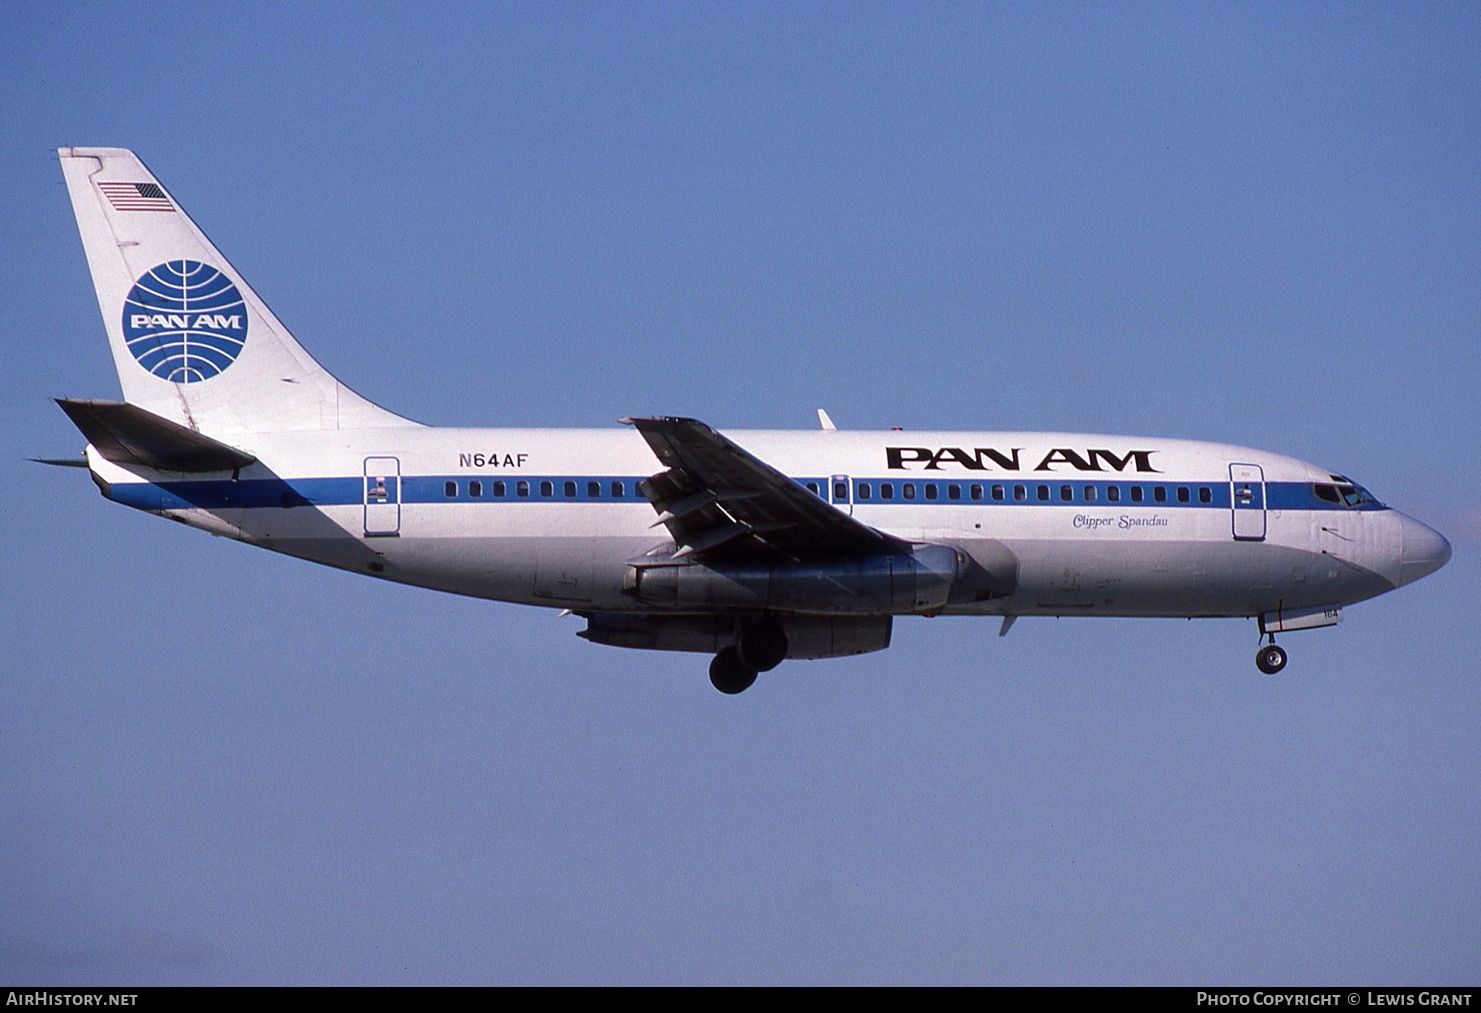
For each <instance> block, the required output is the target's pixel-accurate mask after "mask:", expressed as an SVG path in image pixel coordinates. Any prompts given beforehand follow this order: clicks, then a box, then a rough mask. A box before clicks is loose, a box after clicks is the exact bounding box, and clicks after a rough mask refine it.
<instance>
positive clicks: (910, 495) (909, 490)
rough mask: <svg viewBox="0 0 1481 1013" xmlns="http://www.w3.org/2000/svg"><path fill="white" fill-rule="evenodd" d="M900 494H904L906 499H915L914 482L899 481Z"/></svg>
mask: <svg viewBox="0 0 1481 1013" xmlns="http://www.w3.org/2000/svg"><path fill="white" fill-rule="evenodd" d="M900 495H901V496H904V497H905V498H906V499H915V483H914V482H901V483H900Z"/></svg>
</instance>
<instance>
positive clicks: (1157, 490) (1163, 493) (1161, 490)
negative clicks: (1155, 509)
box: [1152, 485, 1167, 503]
mask: <svg viewBox="0 0 1481 1013" xmlns="http://www.w3.org/2000/svg"><path fill="white" fill-rule="evenodd" d="M1152 498H1153V499H1155V500H1156V501H1157V502H1158V503H1166V502H1167V486H1165V485H1154V486H1153V487H1152Z"/></svg>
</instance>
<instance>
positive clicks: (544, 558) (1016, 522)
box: [89, 427, 1449, 616]
mask: <svg viewBox="0 0 1481 1013" xmlns="http://www.w3.org/2000/svg"><path fill="white" fill-rule="evenodd" d="M725 435H727V436H728V437H729V438H730V439H732V440H733V441H735V443H737V444H739V445H740V446H741V447H743V448H745V450H747V451H749V452H750V453H751V454H753V455H755V456H756V457H758V458H760V459H762V460H764V461H766V462H767V463H769V464H771V465H772V466H774V467H775V468H777V469H778V470H780V471H781V472H783V473H784V474H786V475H788V476H790V477H792V478H793V479H794V480H796V481H798V482H799V483H802V484H803V485H805V486H809V487H815V488H816V491H817V492H818V494H819V495H820V496H821V497H822V498H824V499H826V500H828V501H829V502H831V503H833V505H834V507H835V508H836V509H839V510H841V511H844V512H846V513H850V514H851V515H852V516H853V517H854V518H856V519H857V520H859V521H861V522H863V523H864V524H867V525H870V526H872V527H874V528H877V529H878V530H880V531H882V532H885V533H887V534H890V535H893V536H896V537H897V538H900V539H902V540H905V541H909V542H920V543H935V544H940V545H949V546H952V547H954V548H956V549H958V550H960V551H961V552H964V553H966V554H967V556H969V557H970V558H971V560H972V561H973V562H974V563H975V564H976V566H977V567H979V568H981V570H982V571H983V572H984V573H985V574H987V577H985V578H984V581H985V582H984V583H982V585H981V586H983V587H988V588H990V589H991V590H988V591H983V592H980V593H978V594H976V595H956V596H954V597H953V599H952V600H951V601H950V602H948V603H945V604H943V605H940V606H933V607H931V608H929V609H920V608H914V609H906V610H902V611H916V612H920V611H931V612H941V613H953V614H997V615H1076V614H1079V615H1111V616H1255V615H1261V614H1263V613H1270V612H1273V611H1276V610H1294V609H1303V608H1316V607H1335V606H1341V605H1346V604H1350V603H1352V602H1356V601H1360V600H1362V599H1365V598H1370V597H1372V596H1374V595H1377V594H1381V593H1383V592H1385V591H1388V590H1391V589H1393V588H1395V587H1397V586H1399V585H1401V584H1404V583H1407V582H1409V581H1411V580H1414V579H1417V578H1418V577H1420V576H1423V575H1424V574H1426V573H1429V572H1431V571H1432V570H1434V569H1436V568H1438V566H1440V565H1442V564H1443V562H1444V561H1445V558H1448V555H1449V549H1448V545H1446V544H1445V542H1444V539H1443V538H1440V536H1439V535H1437V534H1436V533H1435V532H1433V531H1431V530H1430V529H1429V528H1427V527H1425V526H1424V525H1422V524H1419V523H1418V522H1416V521H1414V520H1412V519H1410V518H1408V517H1406V516H1404V515H1402V514H1400V513H1399V512H1397V511H1394V510H1390V509H1387V508H1385V507H1382V506H1381V505H1379V504H1376V503H1373V502H1362V501H1360V502H1357V503H1356V505H1349V504H1350V503H1351V502H1352V500H1353V499H1354V497H1353V496H1351V495H1349V496H1347V497H1346V498H1345V499H1343V498H1341V497H1338V501H1337V502H1333V501H1331V499H1330V498H1322V495H1327V496H1329V497H1330V494H1329V493H1326V492H1325V490H1329V489H1332V488H1336V487H1339V486H1340V487H1342V488H1345V489H1351V488H1352V487H1351V484H1350V483H1349V482H1348V481H1347V480H1346V479H1343V478H1341V477H1340V476H1334V475H1332V474H1330V473H1329V472H1327V471H1326V470H1324V469H1321V468H1318V467H1316V466H1315V465H1311V464H1307V463H1305V462H1302V461H1298V460H1294V459H1292V458H1289V457H1283V456H1279V455H1275V454H1270V453H1267V452H1263V451H1255V450H1249V449H1246V448H1242V447H1233V446H1225V445H1221V444H1212V443H1196V442H1190V441H1177V440H1158V439H1146V438H1140V437H1138V438H1127V437H1111V436H1100V435H1085V434H1062V433H961V432H934V433H930V432H911V433H905V432H848V431H803V432H796V431H735V432H729V433H727V434H725ZM233 443H234V445H236V446H239V447H241V448H242V449H243V450H245V451H247V452H249V453H251V454H253V455H255V456H256V457H257V458H258V463H257V464H254V465H251V466H249V467H247V468H245V469H243V470H242V471H241V472H240V473H238V474H236V475H233V474H231V473H227V472H222V473H212V474H206V475H179V474H169V473H163V472H155V471H150V470H148V469H142V468H136V467H130V468H125V467H122V466H120V465H118V464H114V463H111V462H109V461H106V460H104V459H103V458H102V457H101V456H100V455H99V454H97V453H96V452H95V451H91V450H90V452H89V463H90V466H91V467H92V469H93V472H94V475H95V476H96V478H97V479H98V481H99V484H100V486H101V487H102V488H103V489H104V491H105V494H106V495H108V496H109V497H110V498H111V499H114V500H117V501H119V502H122V503H126V504H128V505H131V506H135V507H138V508H140V509H144V510H149V511H152V512H157V513H160V514H163V515H165V516H169V517H172V518H175V519H177V520H181V521H184V522H185V523H188V524H191V525H193V526H196V527H199V528H203V529H205V530H207V531H211V532H213V533H215V534H220V535H226V536H229V537H233V538H238V539H240V540H242V541H246V542H250V543H252V544H255V545H260V546H262V547H264V548H269V549H273V550H275V551H279V552H284V553H288V554H290V555H294V556H299V557H302V558H305V559H311V560H314V561H316V562H320V563H325V564H328V565H330V566H337V567H342V568H345V569H348V570H354V571H357V572H360V573H368V574H372V575H375V576H380V577H383V578H385V579H388V580H395V581H400V582H403V583H408V584H415V585H419V586H423V587H429V588H436V589H439V590H443V591H449V592H453V593H456V594H464V595H472V596H475V597H481V598H490V599H496V600H500V601H509V602H519V603H523V604H530V605H545V606H553V607H558V608H569V609H572V610H575V611H582V612H586V611H592V612H604V613H605V612H625V611H637V612H649V613H651V612H654V611H656V609H655V607H654V605H653V604H652V603H645V602H640V601H636V600H634V598H633V597H631V595H630V591H631V579H630V569H631V567H630V564H629V561H630V560H633V559H636V558H638V557H641V556H642V555H643V554H644V553H647V552H649V551H650V550H652V549H654V548H655V547H656V546H659V545H661V544H663V543H665V542H666V541H667V533H666V532H665V531H664V529H663V528H662V527H656V526H655V510H654V508H653V507H652V506H651V505H650V504H649V503H648V501H647V500H646V499H645V498H644V496H643V494H642V492H640V491H639V489H638V483H639V482H641V481H642V480H644V479H645V478H647V477H648V476H649V475H652V474H653V473H654V472H655V471H657V470H659V468H658V467H657V463H656V461H655V459H654V455H653V452H652V451H651V450H650V449H649V447H648V446H647V445H646V444H645V443H644V441H643V439H642V438H641V437H640V436H639V435H638V434H637V433H636V432H632V431H629V430H573V429H437V428H421V427H415V428H386V429H358V430H323V431H306V432H291V433H264V434H251V435H244V436H241V437H238V438H235V439H234V440H233ZM1318 487H1322V488H1321V489H1320V490H1319V489H1318ZM1319 493H1321V495H1319ZM798 611H805V610H801V609H799V610H798Z"/></svg>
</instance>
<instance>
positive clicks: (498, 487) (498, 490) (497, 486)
mask: <svg viewBox="0 0 1481 1013" xmlns="http://www.w3.org/2000/svg"><path fill="white" fill-rule="evenodd" d="M508 493H509V487H508V486H507V485H505V484H504V483H503V482H495V483H494V495H495V496H505V495H507V494H508Z"/></svg>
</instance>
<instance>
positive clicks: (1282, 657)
mask: <svg viewBox="0 0 1481 1013" xmlns="http://www.w3.org/2000/svg"><path fill="white" fill-rule="evenodd" d="M1255 667H1256V668H1258V669H1259V670H1260V671H1262V672H1264V673H1265V674H1266V675H1274V674H1275V673H1276V672H1279V671H1280V670H1281V669H1282V668H1285V667H1286V652H1285V650H1284V649H1283V648H1280V647H1277V646H1275V645H1274V644H1266V645H1264V646H1263V647H1261V648H1260V649H1259V650H1258V651H1256V652H1255Z"/></svg>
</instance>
